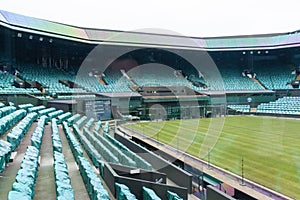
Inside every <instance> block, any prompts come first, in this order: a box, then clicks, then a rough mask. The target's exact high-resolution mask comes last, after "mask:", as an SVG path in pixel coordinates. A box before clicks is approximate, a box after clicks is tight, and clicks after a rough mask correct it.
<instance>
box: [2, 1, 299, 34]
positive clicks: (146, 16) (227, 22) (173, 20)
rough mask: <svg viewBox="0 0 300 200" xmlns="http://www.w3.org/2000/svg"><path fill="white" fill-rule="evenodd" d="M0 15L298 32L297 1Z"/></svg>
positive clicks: (38, 6) (142, 4) (71, 7)
mask: <svg viewBox="0 0 300 200" xmlns="http://www.w3.org/2000/svg"><path fill="white" fill-rule="evenodd" d="M0 9H1V10H6V11H11V12H15V13H18V14H23V15H28V16H32V17H36V18H42V19H47V20H51V21H56V22H62V23H66V24H71V25H77V26H81V27H89V28H102V29H114V30H125V31H126V30H130V31H134V30H140V29H152V30H153V31H154V32H156V31H158V32H162V31H161V30H159V29H165V30H167V32H171V33H172V32H173V33H178V34H180V35H186V36H197V37H214V36H232V35H249V34H250V35H251V34H265V33H284V32H290V31H295V30H298V29H300V1H299V0H180V1H177V0H147V1H146V0H83V1H82V0H78V1H77V0H73V1H70V0H49V1H45V0H23V1H20V0H0Z"/></svg>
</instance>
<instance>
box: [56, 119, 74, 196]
mask: <svg viewBox="0 0 300 200" xmlns="http://www.w3.org/2000/svg"><path fill="white" fill-rule="evenodd" d="M51 128H52V144H53V154H54V164H53V166H54V175H55V185H56V198H57V199H70V200H72V199H75V197H74V190H73V188H72V186H71V180H70V177H69V175H68V167H67V164H66V161H65V158H64V155H63V154H62V143H61V140H60V136H59V132H58V127H57V120H56V119H52V120H51Z"/></svg>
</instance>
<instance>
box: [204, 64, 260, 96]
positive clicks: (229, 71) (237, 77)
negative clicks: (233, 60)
mask: <svg viewBox="0 0 300 200" xmlns="http://www.w3.org/2000/svg"><path fill="white" fill-rule="evenodd" d="M219 71H220V74H221V78H222V79H223V82H224V89H225V90H262V89H263V88H262V87H261V86H260V85H259V84H258V83H256V82H254V81H253V80H252V79H250V78H249V77H247V76H242V70H241V69H240V68H239V67H237V66H233V65H231V66H221V67H219ZM211 84H213V83H211ZM209 88H210V89H211V90H214V89H215V88H216V90H220V89H221V90H222V89H223V88H222V86H221V88H220V86H216V85H209Z"/></svg>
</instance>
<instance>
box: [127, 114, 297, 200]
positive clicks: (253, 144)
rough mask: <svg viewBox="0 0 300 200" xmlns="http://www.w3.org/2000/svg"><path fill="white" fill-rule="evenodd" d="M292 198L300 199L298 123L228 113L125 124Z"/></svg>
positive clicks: (290, 120)
mask: <svg viewBox="0 0 300 200" xmlns="http://www.w3.org/2000/svg"><path fill="white" fill-rule="evenodd" d="M126 126H127V127H128V128H131V129H134V130H136V131H138V132H140V133H143V134H145V135H147V136H150V137H152V138H154V139H158V140H159V141H161V142H164V143H166V144H169V145H171V146H173V147H175V148H179V149H180V150H182V151H185V152H187V153H189V154H191V155H194V156H196V157H199V158H201V159H203V160H207V157H208V156H207V155H208V153H207V152H208V150H209V149H210V150H211V152H210V162H211V163H212V164H214V165H217V166H219V167H221V168H223V169H226V170H228V171H231V172H233V173H235V174H238V175H241V160H242V158H243V159H244V175H245V178H247V179H249V180H252V181H254V182H256V183H258V184H261V185H263V186H266V187H268V188H271V189H273V190H275V191H277V192H280V193H283V194H285V195H287V196H290V197H292V198H295V199H300V190H299V188H300V121H299V120H295V119H282V118H270V117H257V116H230V117H226V118H213V119H209V118H206V119H191V120H176V121H160V122H141V123H136V124H128V125H126Z"/></svg>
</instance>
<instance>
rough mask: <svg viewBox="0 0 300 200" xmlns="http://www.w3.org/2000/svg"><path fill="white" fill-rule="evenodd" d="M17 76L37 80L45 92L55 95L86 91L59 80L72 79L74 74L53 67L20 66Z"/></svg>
mask: <svg viewBox="0 0 300 200" xmlns="http://www.w3.org/2000/svg"><path fill="white" fill-rule="evenodd" d="M19 71H20V73H19V76H20V77H21V78H22V79H23V80H25V81H37V82H39V83H41V84H42V85H43V87H44V88H45V90H46V92H47V93H48V94H49V95H51V96H53V97H57V95H58V94H60V93H62V94H76V93H86V90H84V89H82V88H70V87H67V86H66V85H63V84H62V83H59V80H70V81H72V80H74V76H72V75H70V74H68V73H66V72H64V71H63V70H60V69H57V68H55V67H52V68H49V67H40V66H38V65H31V66H21V67H19Z"/></svg>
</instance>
